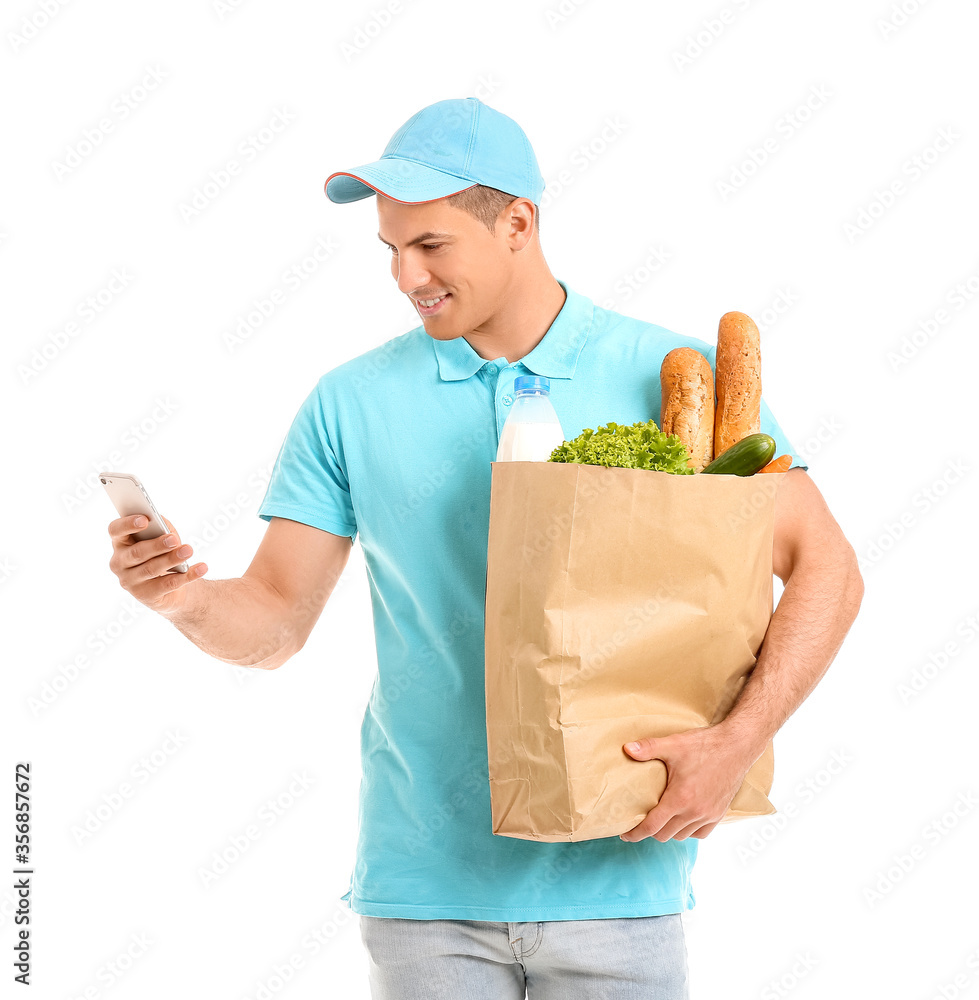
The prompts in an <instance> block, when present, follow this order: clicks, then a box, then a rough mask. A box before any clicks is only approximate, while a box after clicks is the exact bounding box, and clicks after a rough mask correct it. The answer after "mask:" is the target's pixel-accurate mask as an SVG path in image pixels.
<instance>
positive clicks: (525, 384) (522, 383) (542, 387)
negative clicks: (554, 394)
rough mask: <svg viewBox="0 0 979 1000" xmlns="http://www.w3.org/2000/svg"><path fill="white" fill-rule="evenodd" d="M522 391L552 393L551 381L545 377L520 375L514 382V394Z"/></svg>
mask: <svg viewBox="0 0 979 1000" xmlns="http://www.w3.org/2000/svg"><path fill="white" fill-rule="evenodd" d="M521 389H537V390H539V391H543V392H550V391H551V380H550V379H549V378H547V377H546V376H544V375H518V376H517V377H516V378H515V379H514V380H513V391H514V393H517V392H520V390H521Z"/></svg>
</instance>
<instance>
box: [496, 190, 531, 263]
mask: <svg viewBox="0 0 979 1000" xmlns="http://www.w3.org/2000/svg"><path fill="white" fill-rule="evenodd" d="M535 212H536V209H535V208H534V203H533V202H532V201H531V200H530V199H529V198H517V199H516V200H515V201H511V202H510V204H509V205H507V207H506V208H504V209H503V211H502V212H501V213H500V215H501V220H502V223H503V234H504V237H505V239H506V241H507V244H508V246H509V247H510V249H511V250H523V248H524V247H525V246H527V244H528V243H530V241H531V240H532V239H533V238H534V213H535ZM497 226H498V227H499V223H497Z"/></svg>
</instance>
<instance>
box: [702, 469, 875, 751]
mask: <svg viewBox="0 0 979 1000" xmlns="http://www.w3.org/2000/svg"><path fill="white" fill-rule="evenodd" d="M772 570H773V572H774V573H775V575H776V576H777V577H779V579H780V580H782V582H783V583H784V584H785V589H784V590H783V591H782V596H781V598H780V599H779V602H778V607H777V608H776V609H775V613H774V614H773V615H772V620H771V622H770V623H769V626H768V631H767V632H766V634H765V640H764V642H763V643H762V645H761V649H760V650H759V653H758V659H757V662H756V663H755V666H754V669H753V670H752V672H751V675H750V677H749V678H748V681H747V683H746V684H745V686H744V688H742V690H741V693H740V695H739V696H738V699H737V701H736V702H735V704H734V706H733V707H732V709H731V711H730V712H728V714H727V716H726V717H725V719H724V720H723V722H720V723H718V724H717V727H715V728H720V729H723V730H725V731H726V732H727V733H728V734H729V735H730V736H731V737H732V738H734V739H736V740H739V741H741V742H743V744H744V746H745V747H746V748H747V749H749V751H751V753H753V754H754V756H753V757H752V760H753V761H754V760H757V758H758V757H759V756H761V754H762V752H763V751H764V749H765V747H766V745H767V744H768V742H769V741H770V740H771V739H772V737H773V736H774V735H775V733H776V732H777V731H778V730H779V729H780V728H781V727H782V725H783V723H784V722H785V721H786V719H788V718H789V716H790V715H792V713H793V712H794V711H795V710H796V709H797V708H798V707H799V706H800V705H801V704H802V702H803V701H805V699H806V698H807V697H808V696H809V694H810V693H811V692H812V690H813V688H815V686H816V685H817V684H818V683H819V681H820V679H821V678H822V676H823V675H824V674H825V673H826V671H827V670H828V669H829V665H830V664H831V663H832V662H833V660H834V659H835V658H836V654H837V653H838V652H839V651H840V647H841V646H842V645H843V640H844V639H845V638H846V634H847V632H849V630H850V626H851V625H852V624H853V622H854V619H855V618H856V617H857V612H858V611H859V610H860V603H861V601H862V599H863V592H864V586H863V578H862V577H861V575H860V570H859V569H858V566H857V557H856V553H855V552H854V551H853V547H852V546H851V545H850V543H849V542H848V541H847V540H846V538H845V537H844V535H843V532H842V530H841V529H840V526H839V524H837V522H836V519H835V518H834V517H833V515H832V514H831V513H830V510H829V508H828V507H827V506H826V501H825V500H824V499H823V497H822V494H821V493H820V492H819V489H818V488H817V486H816V484H815V483H814V482H813V481H812V479H810V478H809V475H808V474H807V473H806V472H805V471H804V470H802V469H793V470H791V471H790V472H788V473H787V474H786V477H785V479H784V480H783V482H782V485H781V487H780V488H779V492H778V496H777V498H776V504H775V537H774V547H773V554H772Z"/></svg>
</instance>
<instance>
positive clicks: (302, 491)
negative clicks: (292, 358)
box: [258, 376, 357, 540]
mask: <svg viewBox="0 0 979 1000" xmlns="http://www.w3.org/2000/svg"><path fill="white" fill-rule="evenodd" d="M324 378H325V376H324ZM330 402H331V401H330V397H329V389H328V387H327V386H326V385H325V383H324V381H323V379H320V381H319V382H318V383H317V385H316V386H315V387H314V389H313V391H312V392H311V393H310V394H309V395H308V396H307V397H306V399H305V400H304V401H303V404H302V406H300V408H299V412H298V413H297V414H296V416H295V418H294V419H293V421H292V425H291V426H290V428H289V431H288V433H287V434H286V438H285V440H284V441H283V442H282V446H281V448H280V449H279V454H278V456H277V457H276V460H275V465H274V467H273V469H272V477H271V479H270V480H269V484H268V487H267V489H266V491H265V497H264V499H263V500H262V502H261V504H260V505H259V508H258V516H259V517H260V518H262V519H263V520H265V521H270V520H271V519H272V518H273V517H286V518H289V519H290V520H292V521H300V522H301V523H303V524H309V525H312V526H313V527H314V528H320V529H322V530H323V531H329V532H331V533H332V534H334V535H347V536H349V537H350V539H351V540H353V539H355V538H356V537H357V520H356V517H355V516H354V509H353V504H352V502H351V499H350V484H349V482H348V481H347V474H346V470H345V469H344V467H343V464H342V462H341V461H340V459H339V458H338V455H342V443H341V442H340V441H339V423H338V420H337V418H336V413H335V407H333V406H331V405H330Z"/></svg>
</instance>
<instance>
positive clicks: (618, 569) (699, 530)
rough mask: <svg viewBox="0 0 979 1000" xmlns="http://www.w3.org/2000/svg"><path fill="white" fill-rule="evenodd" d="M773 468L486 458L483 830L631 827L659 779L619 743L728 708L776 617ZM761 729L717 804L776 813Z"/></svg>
mask: <svg viewBox="0 0 979 1000" xmlns="http://www.w3.org/2000/svg"><path fill="white" fill-rule="evenodd" d="M784 478H785V473H766V474H764V475H755V476H749V477H740V476H718V475H704V474H702V473H701V474H696V475H690V476H678V475H672V474H670V473H666V472H655V471H651V470H648V469H618V468H605V467H604V466H597V465H581V464H571V463H559V462H494V463H493V464H492V486H491V499H490V523H489V547H488V553H487V570H486V736H487V743H488V748H489V779H490V797H491V802H492V814H493V832H494V833H496V834H501V835H503V836H506V837H516V838H519V839H522V840H540V841H547V842H556V841H565V840H567V841H577V840H594V839H596V838H598V837H613V836H618V835H619V834H620V833H624V832H625V831H626V830H631V829H632V828H633V827H634V826H636V824H637V823H639V822H641V821H642V819H643V818H644V817H645V815H646V813H647V812H649V810H650V809H652V807H653V806H654V805H656V803H657V802H658V801H659V797H660V795H661V794H662V792H663V790H664V788H665V787H666V766H665V765H664V764H663V762H662V761H659V760H651V761H636V760H633V759H631V758H630V757H629V756H628V755H627V754H626V753H625V751H624V750H623V749H622V745H623V744H624V743H628V742H630V741H632V740H635V739H638V738H640V737H643V736H667V735H670V734H672V733H678V732H683V731H684V730H687V729H694V728H701V727H704V726H709V725H711V724H713V723H715V722H717V721H719V720H721V719H723V718H724V716H725V715H726V714H727V713H728V712H729V711H730V709H731V706H732V705H733V704H734V702H735V700H736V698H737V696H738V694H739V693H740V691H741V689H742V687H743V686H744V684H745V682H746V681H747V678H748V675H749V673H750V672H751V669H752V667H753V666H754V664H755V659H756V656H757V653H758V650H759V648H760V646H761V643H762V640H763V639H764V637H765V632H766V630H767V628H768V623H769V621H770V619H771V616H772V598H773V590H772V534H773V523H774V507H775V494H776V493H777V492H778V488H779V486H780V484H781V482H782V480H783V479H784ZM773 764H774V758H773V751H772V746H771V744H769V745H768V746H767V747H766V749H765V752H764V753H763V754H762V756H761V757H760V758H759V759H758V760H757V761H756V762H755V763H754V764H753V765H752V767H751V769H750V770H749V771H748V773H747V775H746V777H745V780H744V783H743V784H742V786H741V788H740V790H739V791H738V793H737V795H736V796H735V798H734V801H733V802H732V803H731V807H730V809H729V810H728V812H727V814H726V815H725V817H724V820H725V821H727V820H731V819H738V818H740V817H744V816H761V815H767V814H769V813H773V812H775V808H774V807H773V806H772V804H771V802H769V800H768V797H767V796H768V793H769V791H770V790H771V787H772V774H773Z"/></svg>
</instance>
